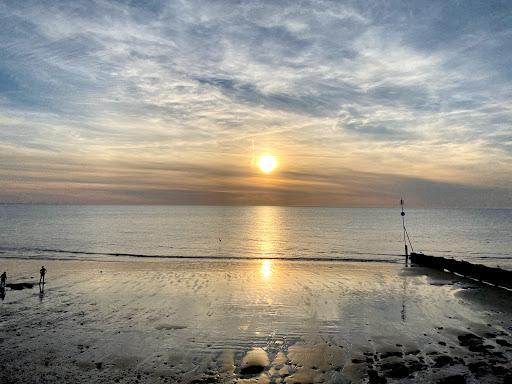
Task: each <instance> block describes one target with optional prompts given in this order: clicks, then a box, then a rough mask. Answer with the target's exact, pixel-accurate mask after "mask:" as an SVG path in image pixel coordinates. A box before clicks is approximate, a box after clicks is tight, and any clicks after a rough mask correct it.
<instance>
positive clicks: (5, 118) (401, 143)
mask: <svg viewBox="0 0 512 384" xmlns="http://www.w3.org/2000/svg"><path fill="white" fill-rule="evenodd" d="M511 50H512V5H511V4H510V2H507V1H503V2H499V1H489V2H481V1H478V2H477V1H475V2H471V1H464V2H458V1H453V2H449V1H439V2H432V1H426V2H386V4H385V5H384V4H382V2H374V3H372V2H367V1H365V2H357V1H354V2H351V1H348V2H338V1H324V0H317V1H289V2H285V1H283V2H274V1H268V2H266V1H258V2H254V1H208V2H204V1H172V2H159V1H149V2H128V1H119V2H115V1H100V0H97V1H83V2H80V1H73V2H70V1H69V2H68V1H61V2H59V1H57V2H55V1H51V2H44V1H23V2H19V1H5V2H2V3H0V178H1V180H2V183H1V185H0V201H4V202H79V203H144V204H166V203H171V204H172V203H175V204H285V205H335V206H355V205H357V206H361V205H363V206H388V205H392V204H394V203H396V201H395V200H396V199H397V196H398V197H399V195H401V194H404V195H406V196H408V199H409V200H410V201H411V202H413V203H414V204H415V205H419V206H508V207H510V206H512V172H511V171H512V169H511V168H512V166H511V165H510V164H512V162H511V160H512V159H511V158H512V129H511V123H512V104H511V103H510V100H512V98H511V97H512V81H511V79H512V56H511V55H510V54H508V52H510V51H511ZM263 152H270V153H274V154H275V155H277V156H278V157H279V160H280V167H279V171H278V172H277V173H275V174H273V175H272V176H263V175H261V174H260V173H258V172H257V170H256V169H255V167H254V158H255V157H256V156H258V155H259V154H261V153H263Z"/></svg>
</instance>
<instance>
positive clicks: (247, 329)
mask: <svg viewBox="0 0 512 384" xmlns="http://www.w3.org/2000/svg"><path fill="white" fill-rule="evenodd" d="M41 264H44V265H45V266H46V268H47V269H48V273H47V283H46V285H45V289H44V292H41V293H40V290H39V288H38V285H37V284H35V285H34V286H33V288H25V289H21V290H14V289H10V288H7V289H6V291H5V297H4V300H3V301H2V302H1V303H0V330H1V336H0V347H1V348H0V382H2V383H63V382H97V383H99V382H120V383H149V382H152V383H153V382H164V383H178V382H181V383H217V382H219V383H232V382H237V383H320V382H323V383H349V382H352V383H395V382H400V383H402V382H403V383H419V382H422V383H510V382H512V376H511V373H510V371H511V368H512V365H511V359H512V308H511V307H510V292H506V291H503V290H500V289H496V288H493V287H481V286H478V285H477V284H476V283H474V282H471V281H469V280H465V279H463V278H459V277H456V276H453V275H449V274H445V273H439V272H434V271H430V270H426V269H422V268H417V267H412V268H404V267H403V266H402V265H393V264H386V263H339V262H290V261H277V260H255V261H226V260H217V261H214V260H211V261H209V260H199V261H197V260H196V261H193V260H180V261H172V260H165V261H156V260H155V261H151V260H149V261H142V262H139V261H117V262H94V261H57V260H54V261H44V262H43V261H40V260H15V259H11V260H6V259H4V260H2V261H1V263H0V269H2V270H6V271H8V283H20V282H27V283H37V281H38V276H37V274H38V270H39V268H40V267H41Z"/></svg>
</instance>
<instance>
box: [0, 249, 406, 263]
mask: <svg viewBox="0 0 512 384" xmlns="http://www.w3.org/2000/svg"><path fill="white" fill-rule="evenodd" d="M0 249H2V250H1V251H0V253H2V254H4V255H5V254H7V252H11V253H16V255H14V256H8V257H9V258H19V259H41V260H69V259H70V258H62V257H60V258H58V257H54V256H49V255H42V254H38V255H30V256H29V255H24V256H21V255H20V253H25V252H43V253H57V254H69V255H84V256H106V257H127V258H146V259H177V260H179V259H189V260H193V259H199V260H283V261H330V262H336V261H340V262H381V263H395V262H401V260H399V259H398V258H399V257H401V258H403V255H399V254H391V253H363V252H354V253H353V254H356V255H367V256H385V257H386V256H387V257H388V258H386V259H383V258H381V259H379V258H368V257H365V258H361V257H346V256H344V257H340V256H275V257H270V256H233V255H159V254H156V255H155V254H143V253H124V252H90V251H71V250H65V249H53V248H28V247H24V248H6V247H0ZM6 251H7V252H6ZM2 257H3V256H2ZM390 257H392V258H390ZM394 258H396V260H394ZM72 259H75V260H76V258H72ZM80 260H85V259H84V258H80ZM92 260H95V261H98V259H97V258H94V259H92ZM110 260H111V259H109V261H110ZM105 261H107V260H105Z"/></svg>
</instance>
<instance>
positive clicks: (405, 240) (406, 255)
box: [400, 198, 409, 264]
mask: <svg viewBox="0 0 512 384" xmlns="http://www.w3.org/2000/svg"><path fill="white" fill-rule="evenodd" d="M400 206H401V207H402V212H401V213H400V215H401V216H402V228H403V230H404V248H405V264H407V262H408V261H409V251H408V249H407V239H406V230H405V212H404V199H402V198H401V199H400Z"/></svg>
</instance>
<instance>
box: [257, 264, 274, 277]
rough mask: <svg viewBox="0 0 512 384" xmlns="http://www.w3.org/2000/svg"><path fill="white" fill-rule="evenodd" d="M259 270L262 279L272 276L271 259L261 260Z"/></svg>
mask: <svg viewBox="0 0 512 384" xmlns="http://www.w3.org/2000/svg"><path fill="white" fill-rule="evenodd" d="M260 272H261V276H262V277H263V278H264V279H269V278H270V276H272V260H268V259H267V260H261V269H260Z"/></svg>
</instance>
